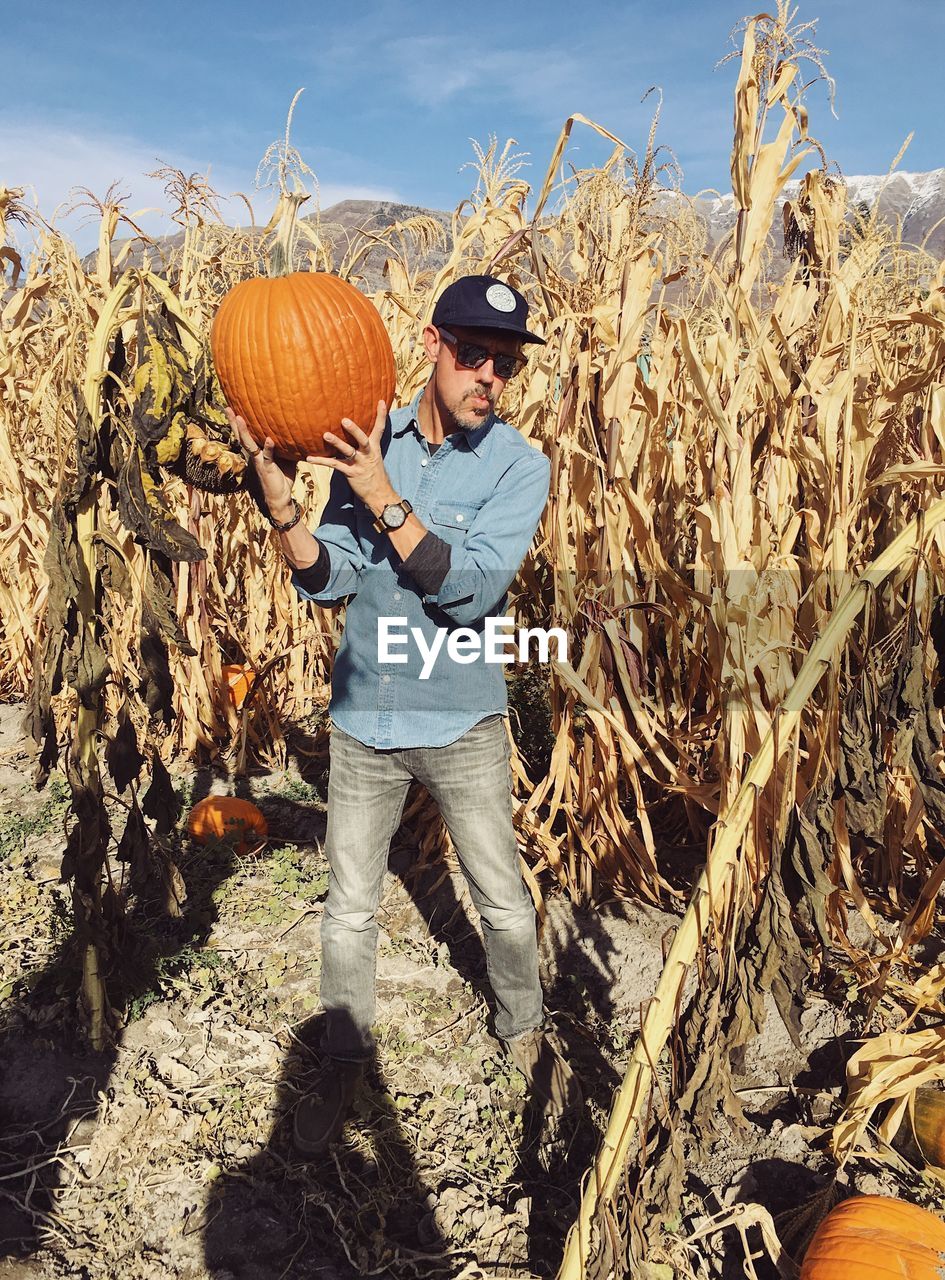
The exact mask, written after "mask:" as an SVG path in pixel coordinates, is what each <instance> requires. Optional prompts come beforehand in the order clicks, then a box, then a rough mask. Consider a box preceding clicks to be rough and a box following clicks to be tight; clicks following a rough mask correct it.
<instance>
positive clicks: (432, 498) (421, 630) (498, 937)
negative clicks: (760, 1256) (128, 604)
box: [230, 276, 580, 1154]
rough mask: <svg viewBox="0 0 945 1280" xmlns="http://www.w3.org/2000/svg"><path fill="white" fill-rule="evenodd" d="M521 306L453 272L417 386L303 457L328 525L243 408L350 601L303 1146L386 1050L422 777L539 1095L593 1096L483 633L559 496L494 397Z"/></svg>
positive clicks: (276, 507) (267, 493)
mask: <svg viewBox="0 0 945 1280" xmlns="http://www.w3.org/2000/svg"><path fill="white" fill-rule="evenodd" d="M527 317H528V304H527V302H526V300H525V298H524V297H523V296H522V295H521V294H520V293H519V292H518V291H517V290H515V289H512V288H510V287H509V286H508V285H505V284H503V283H502V282H501V281H499V280H496V279H494V278H493V277H491V276H466V277H464V278H462V279H460V280H457V281H455V282H454V283H453V284H451V285H450V286H449V287H448V288H447V289H446V290H444V292H443V294H442V295H441V297H440V298H439V299H438V301H437V303H436V307H435V309H434V312H433V317H432V323H431V324H430V325H428V326H427V327H426V328H425V329H424V331H423V343H424V348H425V350H426V355H427V358H428V360H429V362H430V364H431V365H432V372H431V377H430V380H429V382H428V383H427V384H426V386H425V388H424V389H423V391H422V392H421V393H420V394H419V395H418V396H417V397H416V399H415V400H414V402H413V403H412V404H410V405H408V406H406V407H405V408H402V409H398V410H395V411H394V412H393V413H392V414H391V415H390V417H389V418H388V416H387V407H386V406H385V405H384V404H383V403H381V404H379V405H378V412H377V418H376V421H375V423H374V427H373V430H371V432H370V433H368V432H366V431H364V430H362V428H361V426H359V425H358V424H356V423H354V422H351V421H350V420H348V419H345V420H344V421H343V423H342V424H341V425H342V428H343V431H342V430H341V429H339V430H338V431H336V432H331V433H327V434H326V435H325V440H326V442H327V443H328V444H329V445H331V446H332V447H333V448H334V450H335V455H336V456H334V457H331V458H310V459H309V461H310V462H314V463H317V464H318V465H319V466H326V467H330V468H332V469H333V470H334V471H335V473H336V474H335V475H334V476H333V477H332V481H331V486H330V493H329V498H328V501H327V503H326V506H325V511H324V514H323V516H322V519H321V521H320V523H319V526H318V528H317V530H316V531H315V533H314V535H313V534H312V533H310V532H309V531H308V530H307V529H306V528H305V527H304V525H303V524H302V523H301V521H300V514H301V513H300V511H299V509H298V504H297V503H295V501H294V499H293V498H292V496H291V482H292V478H293V476H294V467H292V466H288V465H286V464H284V463H280V462H278V461H277V460H276V459H274V457H273V442H272V441H271V440H270V439H267V440H266V441H265V444H264V446H263V447H262V448H261V449H257V448H256V446H255V444H254V443H253V440H252V438H251V436H250V434H249V432H248V430H247V429H246V424H245V422H243V421H242V419H240V418H238V417H235V416H234V415H233V414H230V419H231V422H232V423H233V426H234V429H235V430H236V432H237V433H238V435H239V438H240V441H241V443H242V445H243V447H244V449H245V450H246V452H247V454H248V455H250V456H251V457H252V461H253V464H254V467H255V471H256V475H257V476H258V481H259V487H260V489H261V491H262V497H263V498H264V500H265V505H266V507H267V508H268V516H269V519H270V521H271V522H272V524H273V525H274V527H275V528H276V529H278V530H279V531H280V538H281V543H282V549H283V553H284V554H285V557H286V559H287V560H288V562H289V564H290V565H291V566H292V568H293V575H292V577H293V582H294V585H295V587H296V589H297V590H298V591H299V593H300V595H302V596H303V598H305V599H308V600H315V601H318V602H319V603H322V604H325V603H331V602H337V601H339V600H340V599H342V598H347V600H348V604H347V615H346V621H345V629H344V635H343V638H342V641H341V644H340V646H339V649H338V653H337V656H336V658H335V663H334V669H333V673H332V694H331V704H330V713H331V720H332V733H331V744H330V771H329V784H328V830H327V837H326V853H327V856H328V860H329V865H330V871H331V875H330V885H329V891H328V898H327V901H326V904H325V915H324V919H323V922H322V934H321V936H322V984H321V1001H322V1005H323V1007H324V1009H325V1015H326V1018H325V1033H324V1038H323V1043H322V1048H323V1050H324V1052H325V1054H326V1055H327V1058H328V1059H329V1062H328V1066H327V1067H326V1070H325V1071H324V1072H323V1073H322V1077H321V1081H320V1084H319V1086H318V1088H317V1089H316V1090H315V1091H313V1093H312V1094H310V1095H309V1096H308V1097H306V1098H305V1099H303V1101H302V1103H301V1104H300V1106H299V1108H298V1110H297V1112H296V1118H295V1131H294V1137H295V1143H296V1146H297V1147H298V1148H299V1149H300V1150H301V1151H303V1152H304V1153H308V1154H317V1153H320V1152H322V1151H324V1150H325V1149H326V1148H327V1146H328V1145H329V1144H330V1142H332V1141H333V1140H334V1139H335V1138H336V1137H337V1136H338V1134H339V1133H340V1131H341V1128H342V1126H343V1124H344V1120H345V1116H346V1114H347V1111H348V1109H349V1107H350V1104H351V1101H352V1099H353V1097H354V1094H355V1091H356V1088H357V1085H358V1081H359V1078H360V1074H361V1070H362V1068H363V1064H364V1063H365V1061H366V1060H367V1059H368V1058H369V1057H370V1056H371V1053H372V1049H373V1040H372V1036H371V1026H372V1023H373V1022H374V1010H375V992H374V987H375V963H376V949H377V924H376V922H375V912H376V909H377V905H378V901H379V898H380V893H381V888H382V883H383V878H384V873H385V870H386V866H387V856H388V850H389V846H390V841H391V838H392V836H393V834H394V832H395V831H396V829H397V826H398V824H399V822H400V816H401V813H402V810H403V806H404V801H405V799H406V796H407V790H408V788H409V786H410V783H411V780H412V779H417V780H418V781H420V782H421V783H422V784H423V785H424V786H425V787H426V788H427V790H428V791H429V792H430V794H431V795H432V797H433V799H434V800H435V802H436V803H437V805H438V807H439V809H440V812H441V814H442V815H443V819H444V821H445V823H446V826H447V828H448V830H449V832H450V836H451V839H452V841H453V844H454V846H455V848H456V852H457V855H458V857H459V861H460V865H461V867H462V869H463V872H464V874H465V876H466V880H467V883H468V884H469V889H470V894H471V896H472V900H473V902H474V904H475V906H476V909H477V910H478V912H479V915H480V918H481V922H482V928H483V935H484V944H485V950H486V960H487V969H488V972H489V978H490V981H491V984H492V988H493V993H494V995H495V1000H496V1013H495V1030H496V1034H497V1035H498V1036H499V1037H500V1038H501V1039H502V1040H503V1041H504V1042H505V1044H506V1046H507V1048H508V1050H509V1052H510V1054H511V1056H512V1058H513V1061H514V1062H515V1063H516V1065H517V1066H518V1067H519V1069H520V1070H521V1071H522V1072H523V1074H524V1075H525V1077H526V1079H527V1080H528V1081H529V1083H530V1085H531V1088H532V1092H533V1095H536V1100H537V1101H538V1102H539V1104H540V1105H542V1106H543V1107H544V1108H545V1110H547V1111H555V1112H560V1111H563V1110H565V1109H566V1108H567V1107H569V1106H571V1105H574V1104H576V1103H577V1102H578V1101H579V1097H580V1091H579V1089H578V1086H577V1082H576V1080H575V1078H574V1076H573V1074H572V1073H571V1071H570V1070H569V1068H568V1067H567V1065H566V1064H565V1063H564V1061H563V1060H562V1059H561V1058H560V1056H559V1055H558V1054H557V1051H556V1050H555V1049H554V1048H553V1046H552V1045H551V1043H550V1041H549V1040H548V1039H547V1038H546V1037H545V1035H544V1033H543V1031H542V1028H541V1024H542V1017H543V1010H542V992H541V987H540V984H539V979H538V949H537V937H536V927H535V913H534V908H533V905H532V901H531V897H530V895H529V893H528V890H527V889H526V887H525V885H524V883H523V881H522V877H521V873H520V869H519V861H518V853H517V849H516V843H515V835H514V831H513V826H512V807H511V786H510V783H511V775H510V770H509V745H508V733H507V729H506V723H505V721H506V717H507V714H508V712H507V701H506V690H505V680H504V677H503V674H502V673H503V667H502V666H501V665H499V664H497V663H495V662H492V663H486V662H485V661H484V660H483V657H484V655H483V653H482V652H481V651H480V652H479V653H478V655H477V654H476V653H473V654H472V656H470V652H469V650H470V649H475V644H470V643H469V641H470V639H472V640H473V641H475V640H476V638H477V636H478V637H480V638H481V636H482V632H483V629H484V625H485V624H484V619H486V618H487V617H501V616H502V615H503V609H504V604H505V595H506V591H507V588H508V586H509V584H510V583H511V581H512V579H513V578H514V576H515V574H516V572H517V571H518V568H519V566H520V564H521V562H522V559H523V558H524V556H525V553H526V551H527V550H528V546H529V544H530V542H531V540H532V537H533V535H534V533H535V530H536V528H537V526H538V521H539V519H540V517H541V513H542V511H543V509H544V506H545V502H546V501H547V497H548V482H549V472H550V467H549V463H548V460H547V458H546V457H545V456H544V455H543V454H542V453H540V452H538V450H536V449H534V448H532V447H531V446H530V445H529V444H527V443H526V441H524V440H523V439H522V437H521V436H520V435H519V434H518V432H517V431H516V430H515V429H514V428H513V427H511V426H510V425H508V424H507V423H505V422H503V421H501V420H500V419H499V418H497V417H496V416H495V414H494V407H495V404H496V401H497V399H498V397H499V395H500V394H501V392H502V390H503V388H504V387H505V385H506V383H507V382H508V381H509V380H510V379H511V378H512V377H514V376H515V374H516V373H517V372H518V370H519V369H520V368H521V367H522V365H523V364H524V359H523V357H522V346H523V344H524V343H527V342H542V341H543V339H541V338H539V337H537V336H536V335H535V334H533V333H530V332H529V331H528V329H527V328H526V320H527ZM393 624H396V626H397V628H398V634H397V635H394V634H393ZM459 628H466V629H468V630H469V632H471V633H472V635H471V636H470V635H469V634H466V635H465V641H466V645H465V648H462V647H461V646H460V645H459V644H457V645H455V646H454V647H452V654H453V656H452V657H451V656H450V653H449V652H447V651H446V647H445V646H443V643H442V642H443V639H444V636H449V635H450V633H455V632H456V631H457V629H459ZM414 629H415V630H414ZM437 636H439V640H437ZM410 637H414V638H415V640H416V642H415V643H412V642H408V641H409V640H410ZM419 637H422V644H421V641H420V638H419ZM454 638H455V639H456V640H457V641H459V640H460V639H461V637H459V636H455V637H454ZM395 641H397V643H395ZM437 643H438V644H439V646H440V647H439V649H438V650H437V651H436V659H435V661H434V662H432V663H431V662H430V661H429V660H428V659H429V656H430V654H431V653H432V652H433V646H435V645H437ZM404 650H406V651H404ZM423 652H425V653H426V655H427V659H426V660H424V659H423V658H422V653H423Z"/></svg>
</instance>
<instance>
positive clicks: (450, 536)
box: [429, 502, 479, 547]
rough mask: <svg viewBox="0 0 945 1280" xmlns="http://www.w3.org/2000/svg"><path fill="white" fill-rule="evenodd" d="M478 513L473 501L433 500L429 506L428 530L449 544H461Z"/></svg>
mask: <svg viewBox="0 0 945 1280" xmlns="http://www.w3.org/2000/svg"><path fill="white" fill-rule="evenodd" d="M478 513H479V507H478V506H477V505H476V503H474V502H435V503H434V504H433V506H432V507H431V508H430V516H429V520H430V523H429V528H430V532H431V533H435V534H436V536H437V537H438V538H442V539H443V541H444V542H448V543H449V544H450V545H451V546H454V547H455V546H462V545H463V543H464V542H465V541H466V534H467V533H468V532H469V528H470V526H471V524H472V522H473V520H474V519H475V518H476V516H477V515H478Z"/></svg>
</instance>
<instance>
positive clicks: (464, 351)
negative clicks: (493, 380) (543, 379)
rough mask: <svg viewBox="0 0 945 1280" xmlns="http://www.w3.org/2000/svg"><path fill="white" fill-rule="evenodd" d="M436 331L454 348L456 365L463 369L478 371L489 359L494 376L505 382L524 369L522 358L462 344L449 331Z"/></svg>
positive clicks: (524, 362)
mask: <svg viewBox="0 0 945 1280" xmlns="http://www.w3.org/2000/svg"><path fill="white" fill-rule="evenodd" d="M437 331H438V333H439V335H440V337H441V338H444V339H445V340H446V342H447V343H448V344H449V345H450V346H451V347H453V346H455V348H456V363H457V364H460V365H462V366H463V368H464V369H478V368H480V367H481V366H482V365H484V364H485V363H486V361H487V360H488V359H489V358H490V357H491V359H492V367H493V369H494V370H495V376H496V377H497V378H501V379H502V380H503V382H507V381H508V380H509V378H514V377H515V375H516V374H517V373H518V372H519V370H520V369H524V368H525V365H526V363H527V362H526V360H525V357H524V356H510V355H506V354H505V353H504V352H502V351H490V350H489V348H488V347H483V346H481V345H480V344H479V343H478V342H464V341H463V340H462V338H457V337H456V335H455V334H454V333H450V331H449V329H439V328H438V330H437Z"/></svg>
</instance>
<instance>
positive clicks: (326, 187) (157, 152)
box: [0, 119, 400, 252]
mask: <svg viewBox="0 0 945 1280" xmlns="http://www.w3.org/2000/svg"><path fill="white" fill-rule="evenodd" d="M0 157H2V164H0V183H2V184H3V185H5V186H8V187H25V188H26V192H27V198H28V200H29V202H30V203H31V204H32V203H34V201H35V206H36V208H38V210H39V212H40V213H41V214H42V216H43V217H44V218H46V219H47V220H52V219H53V217H55V220H56V224H57V226H59V227H61V228H62V229H63V230H65V231H67V232H68V234H69V235H71V236H72V237H73V238H74V239H75V241H76V244H77V245H78V248H79V250H80V252H86V251H87V250H88V249H90V248H92V247H93V246H94V244H95V243H96V241H97V235H98V232H97V226H96V223H97V217H96V214H95V211H94V210H93V209H89V208H84V209H79V210H76V211H75V212H72V213H69V212H67V210H68V206H69V205H71V204H75V203H76V201H77V200H78V201H82V200H85V199H86V198H85V197H83V196H80V195H77V194H76V189H77V188H85V189H86V190H88V191H91V192H92V193H93V195H95V196H97V197H98V198H99V199H102V198H103V197H104V196H105V194H106V192H107V191H108V189H109V188H110V187H111V186H112V184H117V189H118V191H120V192H121V194H122V195H124V196H127V199H126V200H125V202H124V208H125V210H126V211H127V213H128V215H129V216H130V217H132V218H133V219H134V221H135V222H136V223H137V225H139V226H140V227H142V229H143V230H145V231H147V232H148V233H149V234H151V235H160V234H166V233H169V232H172V231H174V230H175V229H176V228H175V227H174V225H173V223H172V222H171V219H170V218H169V216H168V214H167V213H166V212H165V210H166V209H167V207H168V200H167V197H166V196H165V194H164V189H163V182H162V181H161V180H159V179H156V178H152V177H149V176H148V175H149V174H150V173H153V172H154V171H155V170H156V169H159V168H161V167H163V166H166V165H172V166H174V167H175V168H178V169H181V170H182V171H183V172H184V173H186V174H190V173H203V174H207V172H208V169H209V180H210V184H211V186H212V187H213V188H214V190H216V191H217V192H219V193H220V197H221V200H220V208H221V213H222V215H223V217H224V218H225V219H226V220H227V221H229V222H233V223H240V222H242V223H245V222H246V221H247V218H248V213H247V209H246V205H245V204H244V203H243V201H242V200H240V199H235V198H234V196H235V193H236V192H239V191H241V192H243V193H244V194H245V195H247V196H248V197H249V199H250V202H251V204H252V206H253V210H254V213H255V216H256V219H257V221H265V220H266V219H267V218H268V216H269V212H270V211H271V209H272V204H273V197H272V193H271V192H269V191H256V190H255V189H254V180H255V175H256V169H255V166H254V165H249V164H247V166H246V168H245V169H243V168H236V167H233V166H217V165H214V164H212V163H211V164H209V165H208V163H207V161H206V160H203V159H198V158H195V157H194V156H192V155H188V154H186V153H181V152H176V151H175V150H174V149H173V146H171V145H168V144H160V145H157V146H152V145H150V144H148V143H145V142H143V141H142V140H141V139H138V138H134V137H131V136H129V135H122V134H117V133H114V134H112V133H104V132H98V131H95V130H93V129H89V128H87V127H85V126H80V125H69V124H60V123H55V124H49V123H36V122H31V123H29V124H24V123H20V122H14V121H9V120H6V121H5V120H2V119H0ZM399 198H400V197H399V196H398V194H397V193H396V192H394V191H391V190H389V189H386V188H382V187H375V186H371V185H369V184H355V183H345V182H332V181H327V182H320V183H319V188H318V199H319V203H320V205H321V207H322V208H323V209H326V208H328V207H329V206H330V205H332V204H334V203H335V202H336V201H338V200H345V199H354V200H397V199H399ZM119 234H121V233H120V232H119Z"/></svg>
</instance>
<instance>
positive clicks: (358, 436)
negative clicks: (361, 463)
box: [341, 418, 371, 449]
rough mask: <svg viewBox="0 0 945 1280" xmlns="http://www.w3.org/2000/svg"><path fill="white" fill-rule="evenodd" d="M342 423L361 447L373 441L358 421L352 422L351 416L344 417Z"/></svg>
mask: <svg viewBox="0 0 945 1280" xmlns="http://www.w3.org/2000/svg"><path fill="white" fill-rule="evenodd" d="M341 425H342V426H343V427H344V429H345V431H347V433H348V435H349V436H350V437H351V439H352V440H354V441H355V443H356V444H357V445H358V447H359V448H361V449H363V448H364V447H365V446H366V445H368V444H370V443H371V442H370V440H369V439H368V438H367V436H366V434H365V433H364V432H363V431H362V430H361V428H360V427H359V426H358V424H357V423H356V422H352V421H351V419H350V418H342V419H341Z"/></svg>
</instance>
